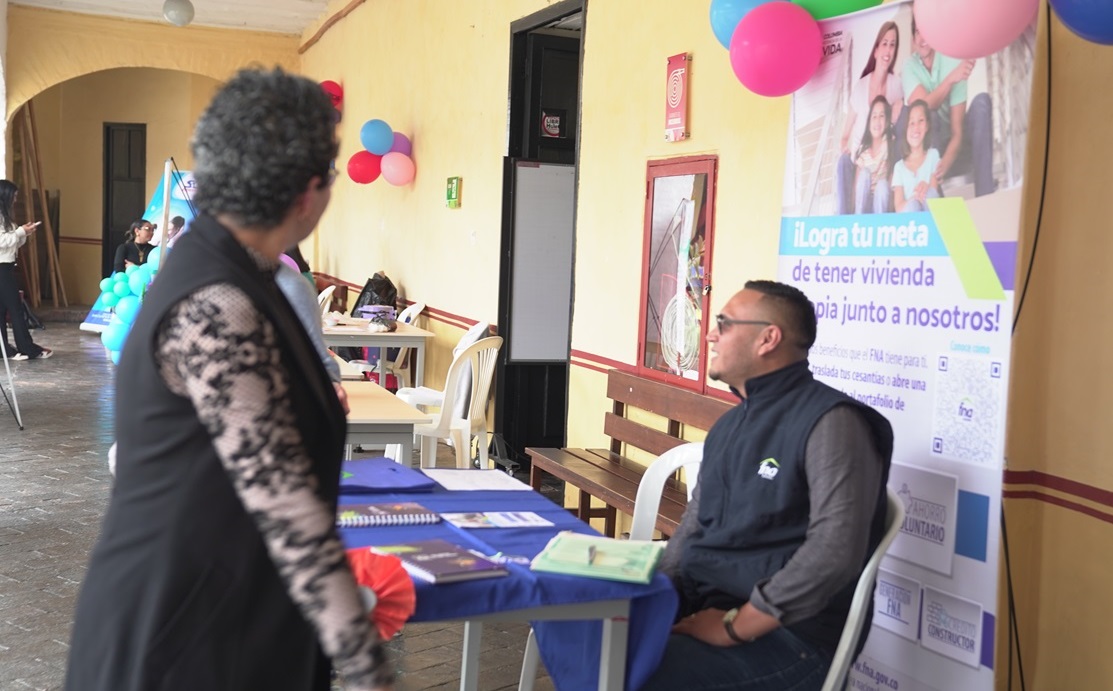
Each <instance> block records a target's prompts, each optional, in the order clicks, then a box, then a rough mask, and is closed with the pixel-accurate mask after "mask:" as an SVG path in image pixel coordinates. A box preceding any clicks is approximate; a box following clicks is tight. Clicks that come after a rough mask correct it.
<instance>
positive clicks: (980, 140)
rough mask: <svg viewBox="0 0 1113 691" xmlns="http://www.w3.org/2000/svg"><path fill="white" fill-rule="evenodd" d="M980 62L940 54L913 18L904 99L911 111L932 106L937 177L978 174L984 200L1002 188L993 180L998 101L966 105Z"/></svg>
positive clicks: (980, 99) (984, 98)
mask: <svg viewBox="0 0 1113 691" xmlns="http://www.w3.org/2000/svg"><path fill="white" fill-rule="evenodd" d="M976 62H977V61H975V60H959V59H958V58H952V57H950V56H947V55H943V54H942V53H939V52H937V51H936V50H935V48H933V47H932V46H931V45H930V44H929V43H928V42H927V40H926V39H925V38H924V35H923V34H921V33H920V32H919V31H918V30H917V28H916V18H915V17H913V18H912V54H911V55H910V56H909V57H908V60H906V61H905V62H904V72H903V74H902V78H903V80H904V95H905V99H906V100H907V102H908V105H909V107H911V106H912V104H913V103H915V102H916V101H921V100H922V101H923V102H924V103H926V104H927V107H928V111H929V116H928V117H929V118H930V120H931V122H930V123H929V124H930V127H931V131H932V136H933V138H934V139H935V142H936V147H937V148H938V149H939V152H940V156H939V160H938V162H936V164H935V169H934V170H933V171H932V173H933V174H934V175H935V178H936V179H937V180H943V178H945V177H949V176H950V175H952V174H954V173H961V172H970V173H973V177H974V196H976V197H980V196H982V195H984V194H989V193H991V192H993V191H994V190H995V189H997V183H996V181H995V180H994V179H993V101H992V100H991V99H990V97H989V94H987V93H980V94H978V95H977V96H975V97H974V98H973V100H971V101H970V103H969V105H967V103H966V95H967V94H966V91H967V80H968V79H969V78H970V74H971V73H972V72H973V71H974V66H975V64H976ZM910 115H911V114H910ZM898 129H899V128H898ZM897 136H898V138H899V137H900V132H899V131H898V132H897Z"/></svg>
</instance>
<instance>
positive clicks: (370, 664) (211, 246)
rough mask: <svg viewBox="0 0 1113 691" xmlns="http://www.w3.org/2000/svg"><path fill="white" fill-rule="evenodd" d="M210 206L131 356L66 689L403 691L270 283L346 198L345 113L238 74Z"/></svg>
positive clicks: (221, 107) (155, 292)
mask: <svg viewBox="0 0 1113 691" xmlns="http://www.w3.org/2000/svg"><path fill="white" fill-rule="evenodd" d="M191 148H192V151H193V159H194V176H195V178H196V181H197V191H196V195H195V197H194V201H195V203H196V205H197V207H198V209H199V211H200V212H201V213H200V215H199V216H198V217H197V218H196V219H194V220H193V222H192V223H191V224H190V230H189V232H188V233H186V234H184V235H181V236H179V238H178V241H177V242H176V243H175V245H174V251H173V252H171V253H170V254H169V256H168V259H167V261H166V264H165V266H163V267H162V270H161V271H160V272H159V277H158V280H157V281H155V282H154V283H153V284H152V286H151V289H150V291H149V292H148V293H147V296H146V298H145V300H144V302H143V307H142V309H141V310H140V312H139V315H138V317H137V318H136V320H135V323H134V324H133V326H132V329H131V332H130V334H129V335H128V339H127V342H126V344H125V345H124V349H123V352H122V354H121V358H120V371H121V372H127V373H128V376H127V377H126V379H125V378H123V377H121V378H120V380H119V382H118V384H117V388H116V438H117V453H116V482H115V486H114V487H113V491H112V496H111V498H110V500H109V505H108V510H107V512H106V514H105V517H104V524H103V526H102V528H101V534H100V538H99V539H98V541H97V544H96V546H95V547H94V548H93V552H92V556H91V558H90V562H89V569H88V571H87V573H86V576H85V581H84V582H83V583H82V586H81V594H80V596H79V597H78V602H77V611H76V614H75V618H74V626H73V638H72V644H71V646H70V656H69V665H68V669H67V673H66V689H69V690H70V691H78V690H80V691H140V690H146V689H155V688H157V689H160V690H161V691H179V690H180V691H186V690H188V691H196V690H199V689H205V691H240V690H241V689H276V690H277V689H280V690H282V691H310V690H312V691H318V690H320V691H327V689H328V688H329V681H330V680H329V675H330V665H329V658H331V661H332V665H333V666H335V668H336V669H337V670H338V671H339V673H340V674H341V676H342V677H343V679H344V683H345V688H346V689H348V691H371V690H381V689H389V688H391V686H392V681H393V680H392V674H391V670H390V665H389V663H388V662H387V659H386V655H385V651H384V649H383V646H382V642H381V641H380V640H379V638H378V635H377V634H376V632H375V630H374V627H373V626H372V624H371V621H370V619H369V618H368V617H367V615H366V613H365V612H364V609H363V606H362V602H361V598H360V594H359V589H358V587H357V585H356V582H355V579H354V578H353V576H352V573H351V570H350V569H349V568H348V562H347V559H346V555H345V550H344V544H343V543H342V542H341V541H340V536H339V535H338V534H337V531H336V526H335V520H336V504H337V496H338V494H339V482H340V465H341V457H342V455H343V447H344V437H345V432H346V422H345V419H344V412H343V410H341V407H340V403H339V401H338V400H337V396H336V393H335V391H334V390H333V387H332V384H331V383H330V381H329V377H328V375H327V374H326V373H325V369H324V367H323V365H322V364H321V360H320V359H319V358H318V357H317V355H316V353H315V351H314V349H313V344H312V342H311V341H310V339H309V337H308V336H307V335H306V332H305V330H304V329H303V328H302V326H301V324H300V323H299V322H298V318H297V316H296V315H295V314H294V311H293V309H292V308H291V307H290V304H289V303H288V302H287V301H286V299H285V298H283V296H282V293H281V292H280V291H279V289H278V287H277V286H276V285H275V270H276V268H277V266H278V264H279V256H280V255H281V254H282V252H283V251H285V250H286V248H288V247H290V246H291V245H294V244H296V243H298V242H300V241H302V240H304V239H305V238H306V237H308V236H309V234H310V233H311V232H312V231H313V229H314V227H315V226H316V225H317V222H318V220H319V219H320V217H321V214H322V213H323V212H324V210H325V207H326V206H327V205H328V203H329V199H330V196H331V194H332V192H331V189H330V183H331V181H332V178H331V176H330V174H329V166H330V163H331V162H332V160H333V159H334V158H335V157H336V152H337V148H338V145H337V141H336V135H335V130H334V126H333V108H332V104H331V102H330V101H329V99H328V96H326V95H325V93H324V92H323V91H322V90H321V87H320V86H319V85H318V84H317V83H316V82H313V81H310V80H308V79H305V78H303V77H298V76H293V75H289V74H286V73H285V72H283V71H282V70H280V69H275V70H274V71H262V70H243V71H241V72H240V73H238V74H237V75H236V76H235V77H233V78H232V79H231V81H229V82H228V83H227V84H225V85H224V86H223V87H222V88H221V89H220V90H219V91H218V92H217V94H216V95H215V96H214V97H213V100H212V103H210V104H209V106H208V108H206V110H205V112H204V113H203V114H202V115H201V118H200V119H199V120H198V123H197V128H196V130H195V131H194V134H193V140H192V142H191Z"/></svg>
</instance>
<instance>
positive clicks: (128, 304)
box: [116, 295, 139, 324]
mask: <svg viewBox="0 0 1113 691" xmlns="http://www.w3.org/2000/svg"><path fill="white" fill-rule="evenodd" d="M137 314H139V298H137V297H135V296H134V295H128V296H127V297H123V298H120V301H119V302H117V303H116V316H117V317H119V318H120V321H122V322H124V323H125V324H131V323H132V322H134V321H135V315H137Z"/></svg>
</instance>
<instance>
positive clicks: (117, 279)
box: [112, 271, 128, 283]
mask: <svg viewBox="0 0 1113 691" xmlns="http://www.w3.org/2000/svg"><path fill="white" fill-rule="evenodd" d="M127 280H128V275H127V274H126V273H124V272H123V271H117V272H116V273H114V274H112V282H113V283H123V282H125V281H127Z"/></svg>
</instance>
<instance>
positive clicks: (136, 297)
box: [100, 247, 161, 364]
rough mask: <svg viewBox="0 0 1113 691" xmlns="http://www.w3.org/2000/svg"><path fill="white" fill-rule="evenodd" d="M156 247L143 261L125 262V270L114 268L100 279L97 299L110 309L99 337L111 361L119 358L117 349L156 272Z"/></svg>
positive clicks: (124, 338) (117, 361)
mask: <svg viewBox="0 0 1113 691" xmlns="http://www.w3.org/2000/svg"><path fill="white" fill-rule="evenodd" d="M160 250H161V248H158V247H156V248H155V249H154V250H152V251H151V255H150V256H149V257H148V260H147V263H146V264H143V265H141V266H129V267H128V268H127V271H117V272H115V273H113V274H112V275H111V276H109V277H108V278H105V279H103V280H101V282H100V289H101V295H100V300H101V303H102V304H103V305H104V306H105V307H109V308H111V309H112V318H111V319H110V320H109V322H108V326H107V327H106V328H105V330H104V331H103V332H101V335H100V340H101V343H103V344H104V347H105V348H106V349H107V350H108V355H109V357H110V358H111V359H112V363H113V364H119V362H120V351H121V350H123V349H124V342H125V341H126V340H127V337H128V332H130V331H131V325H132V324H133V323H134V322H135V318H136V316H138V314H139V307H140V305H141V304H142V301H143V296H144V295H145V294H146V293H147V288H148V287H149V286H150V285H151V281H152V280H154V277H155V274H157V273H158V259H159V253H160Z"/></svg>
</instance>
